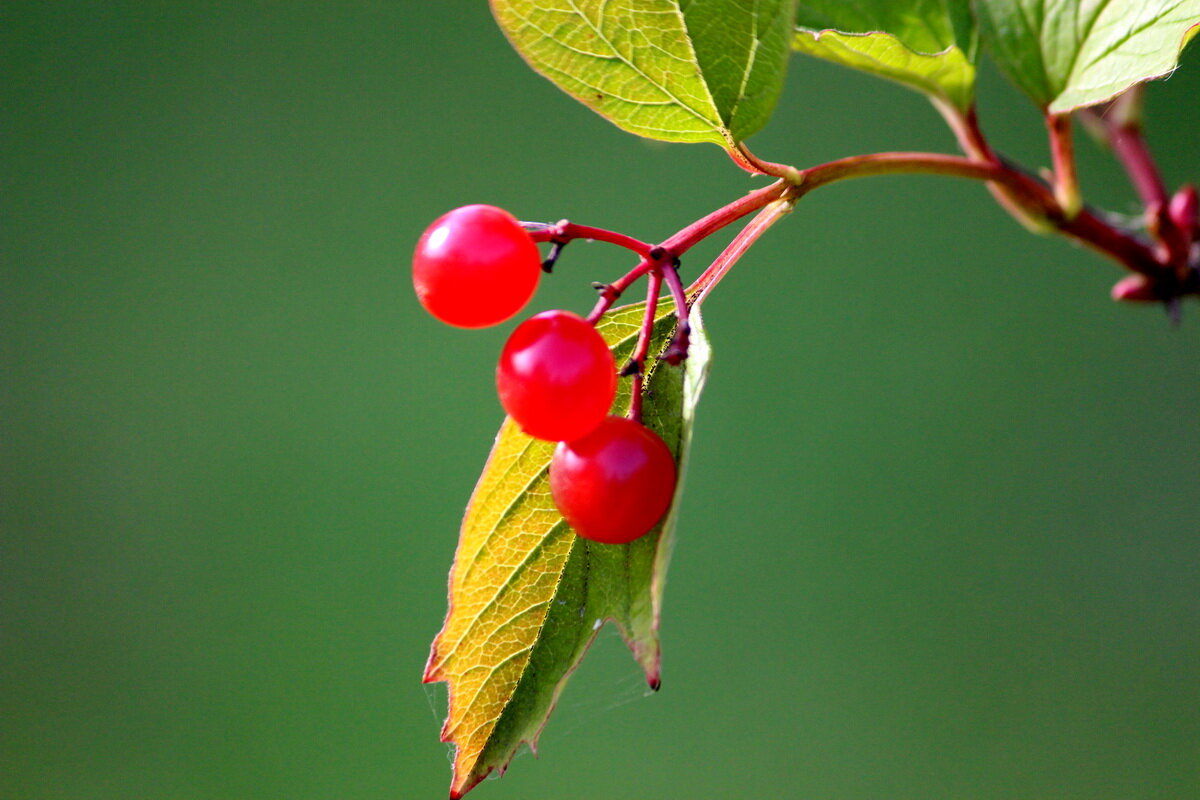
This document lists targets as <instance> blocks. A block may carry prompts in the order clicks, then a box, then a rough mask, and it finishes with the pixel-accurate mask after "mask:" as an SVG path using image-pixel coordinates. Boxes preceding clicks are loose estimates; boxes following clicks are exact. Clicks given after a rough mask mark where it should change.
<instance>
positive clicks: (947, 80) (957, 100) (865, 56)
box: [792, 0, 976, 110]
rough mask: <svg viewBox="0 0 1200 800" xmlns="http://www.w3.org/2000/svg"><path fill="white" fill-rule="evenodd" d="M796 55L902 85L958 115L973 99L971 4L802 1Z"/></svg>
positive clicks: (952, 0) (954, 0)
mask: <svg viewBox="0 0 1200 800" xmlns="http://www.w3.org/2000/svg"><path fill="white" fill-rule="evenodd" d="M796 25H797V28H796V32H795V35H794V36H793V37H792V48H793V49H794V50H796V51H798V52H802V53H805V54H807V55H811V56H816V57H817V58H823V59H825V60H827V61H832V62H834V63H836V64H841V65H842V66H846V67H851V68H853V69H858V70H862V71H863V72H869V73H871V74H874V75H878V76H880V77H883V78H888V79H889V80H893V81H896V82H898V83H901V84H903V85H905V86H908V87H909V88H911V89H916V90H917V91H919V92H923V93H924V94H927V95H930V96H932V97H936V98H939V99H941V100H944V101H946V102H948V103H950V104H952V105H954V106H956V107H958V108H960V109H963V110H965V109H967V108H969V107H970V105H971V103H972V101H973V100H974V97H975V63H974V61H975V38H976V37H975V30H974V24H973V21H972V17H971V10H970V6H969V3H968V0H908V2H897V1H896V0H860V1H859V2H855V3H847V2H845V0H801V2H800V3H799V4H798V5H797V7H796Z"/></svg>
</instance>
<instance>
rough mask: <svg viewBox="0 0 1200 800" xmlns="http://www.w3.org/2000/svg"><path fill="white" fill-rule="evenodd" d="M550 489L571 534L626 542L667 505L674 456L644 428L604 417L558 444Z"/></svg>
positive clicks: (648, 525) (644, 530)
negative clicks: (579, 435) (581, 433)
mask: <svg viewBox="0 0 1200 800" xmlns="http://www.w3.org/2000/svg"><path fill="white" fill-rule="evenodd" d="M550 493H551V495H552V496H553V497H554V504H555V505H556V506H558V510H559V511H560V512H562V515H563V517H565V518H566V520H567V522H568V523H569V524H570V526H571V527H572V528H574V530H575V533H577V534H579V535H580V536H582V537H583V538H585V539H591V540H592V541H596V542H603V543H605V544H626V543H627V542H632V541H633V540H634V539H637V538H638V537H639V536H642V535H643V534H645V533H647V532H648V531H649V530H650V529H651V528H653V527H654V526H655V525H656V524H657V523H658V521H659V520H660V519H662V515H663V514H664V513H666V511H667V508H668V507H670V505H671V498H672V497H673V496H674V494H675V459H674V458H673V457H672V456H671V451H670V450H668V449H667V446H666V445H665V444H664V443H663V440H662V439H660V438H658V435H657V434H655V433H654V432H653V431H651V430H650V429H649V428H646V427H644V426H643V425H641V424H640V423H637V422H634V421H633V420H630V419H625V418H624V417H607V418H606V419H605V420H604V422H602V423H600V427H598V428H596V430H594V431H593V432H591V433H589V434H588V435H587V436H585V437H583V438H582V439H577V440H576V441H573V442H560V443H559V445H558V447H557V448H556V449H555V451H554V458H553V459H552V460H551V461H550Z"/></svg>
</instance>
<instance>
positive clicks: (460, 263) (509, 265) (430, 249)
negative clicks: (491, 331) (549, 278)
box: [413, 205, 542, 328]
mask: <svg viewBox="0 0 1200 800" xmlns="http://www.w3.org/2000/svg"><path fill="white" fill-rule="evenodd" d="M541 263H542V262H541V253H540V252H539V251H538V247H537V244H536V243H535V242H534V241H533V238H532V237H531V236H530V235H529V234H528V233H527V232H526V231H525V229H524V228H522V227H521V223H520V222H518V221H517V219H516V217H514V216H513V215H512V214H510V213H508V212H507V211H505V210H504V209H502V208H496V207H495V206H488V205H470V206H462V207H461V208H456V209H454V210H453V211H450V212H447V213H446V214H443V215H442V216H441V217H439V218H438V219H437V220H435V221H434V223H433V224H432V225H430V226H429V227H428V228H426V229H425V233H423V234H422V235H421V239H420V241H418V242H417V248H416V251H415V252H414V253H413V287H414V288H415V289H416V292H417V298H418V299H419V300H420V301H421V305H423V306H424V307H425V309H426V310H427V311H428V312H429V313H430V314H432V315H433V316H434V317H436V318H437V319H439V320H441V321H442V322H445V323H446V324H448V325H454V326H456V327H459V328H484V327H487V326H489V325H496V324H498V323H501V322H504V321H505V320H506V319H510V318H511V317H513V316H514V315H516V314H517V313H518V312H519V311H520V310H521V309H522V308H524V307H525V304H526V303H528V302H529V299H530V298H531V297H533V294H534V292H535V291H537V286H538V282H539V280H540V279H541V276H542V267H541Z"/></svg>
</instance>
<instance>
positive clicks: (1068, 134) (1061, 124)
mask: <svg viewBox="0 0 1200 800" xmlns="http://www.w3.org/2000/svg"><path fill="white" fill-rule="evenodd" d="M1046 130H1047V132H1048V133H1049V135H1050V158H1051V159H1052V163H1053V165H1054V199H1055V200H1056V201H1057V202H1058V206H1059V208H1061V209H1062V211H1063V216H1064V217H1066V218H1067V219H1071V218H1072V217H1074V216H1075V215H1076V214H1078V213H1079V210H1080V209H1081V208H1082V207H1083V198H1082V197H1081V196H1080V194H1079V175H1078V173H1077V171H1076V169H1075V141H1074V138H1073V136H1072V130H1071V115H1070V114H1047V115H1046Z"/></svg>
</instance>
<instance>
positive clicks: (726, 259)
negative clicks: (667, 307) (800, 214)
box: [687, 200, 793, 307]
mask: <svg viewBox="0 0 1200 800" xmlns="http://www.w3.org/2000/svg"><path fill="white" fill-rule="evenodd" d="M792 205H793V204H792V202H791V201H786V200H778V201H776V202H774V203H771V204H769V205H767V206H766V207H765V208H763V209H762V210H761V211H759V212H758V214H757V215H756V216H755V217H754V219H752V220H750V221H749V222H748V223H746V227H744V228H742V230H741V231H739V232H738V235H737V236H735V237H733V241H731V242H730V243H729V245H728V246H727V247H726V248H725V249H724V250H722V251H721V254H720V255H719V256H717V258H716V260H714V261H713V262H712V264H710V265H709V267H708V269H706V270H704V272H703V273H702V274H701V275H700V277H699V278H697V279H696V280H695V281H694V282H693V283H692V285H691V286H689V287H688V288H687V295H688V297H689V298H691V300H690V304H691V306H693V307H695V306H698V305H699V304H700V303H702V302H704V298H705V297H707V296H708V293H709V291H711V290H712V288H713V287H714V286H716V285H717V284H718V283H720V282H721V279H722V278H724V277H725V273H727V272H729V269H730V268H731V267H732V266H733V265H734V264H736V263H737V262H738V261H739V260H740V259H741V257H742V256H743V255H745V254H746V251H747V250H749V249H750V246H751V245H753V244H754V243H755V242H756V241H758V237H760V236H762V235H763V234H764V233H766V232H767V229H768V228H770V227H771V226H772V225H774V224H775V223H776V222H778V221H779V220H781V219H783V218H784V217H785V216H787V214H789V213H790V212H791V210H792Z"/></svg>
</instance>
